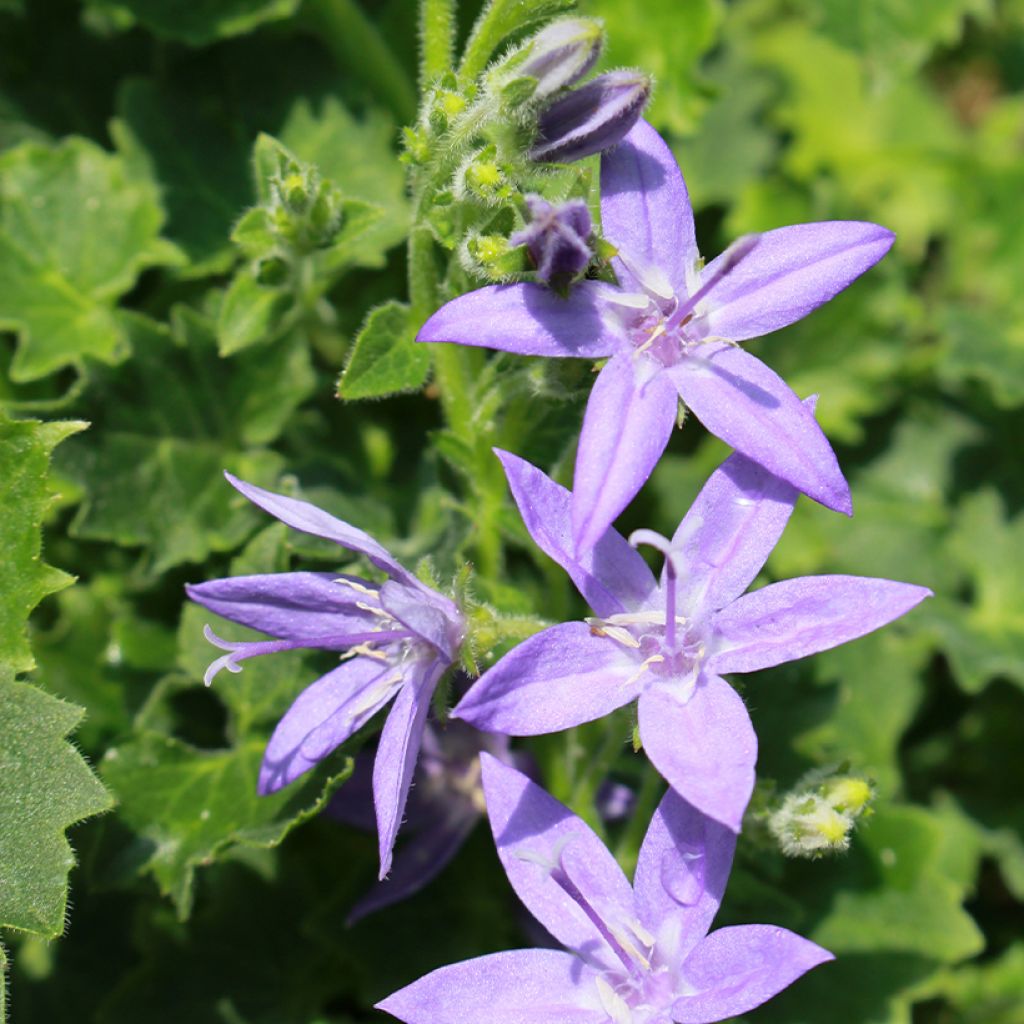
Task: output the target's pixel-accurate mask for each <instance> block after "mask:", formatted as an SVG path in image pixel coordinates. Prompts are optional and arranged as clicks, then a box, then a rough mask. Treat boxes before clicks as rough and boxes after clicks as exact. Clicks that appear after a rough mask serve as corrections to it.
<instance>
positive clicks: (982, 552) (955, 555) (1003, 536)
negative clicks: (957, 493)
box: [933, 490, 1024, 693]
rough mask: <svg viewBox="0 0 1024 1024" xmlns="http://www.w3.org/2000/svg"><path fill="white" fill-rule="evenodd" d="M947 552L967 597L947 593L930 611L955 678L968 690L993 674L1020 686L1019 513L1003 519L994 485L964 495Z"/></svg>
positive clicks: (1022, 592)
mask: <svg viewBox="0 0 1024 1024" xmlns="http://www.w3.org/2000/svg"><path fill="white" fill-rule="evenodd" d="M948 554H949V556H950V557H951V559H952V561H953V563H954V564H955V565H958V566H959V567H960V569H961V570H962V571H963V573H964V575H965V576H966V577H967V578H968V579H969V580H970V581H971V584H972V594H971V597H970V599H969V600H967V601H958V600H954V599H952V598H950V597H947V598H945V599H944V600H942V601H941V602H940V603H939V604H938V606H937V607H936V609H935V611H934V616H933V617H934V621H935V623H936V628H937V630H938V636H939V642H940V643H941V644H942V646H943V647H944V649H945V650H946V653H947V654H948V655H949V658H950V661H951V662H952V665H953V670H954V673H955V675H956V678H957V681H958V682H959V683H960V685H961V686H962V687H963V688H964V689H965V690H966V691H967V692H968V693H977V692H978V691H980V690H981V689H982V688H983V687H984V686H985V685H986V684H987V683H988V682H989V681H990V680H991V679H993V678H995V677H997V676H1006V677H1008V678H1010V679H1012V680H1013V681H1014V682H1015V683H1017V685H1018V686H1021V687H1024V515H1018V516H1016V517H1015V518H1013V519H1007V517H1006V513H1005V511H1004V508H1003V503H1002V501H1001V499H1000V497H999V496H998V495H997V494H996V493H995V492H994V491H991V490H986V491H981V492H979V493H977V494H973V495H971V496H969V497H968V498H966V499H965V500H964V501H963V502H962V503H961V504H960V507H959V509H958V510H957V516H956V525H955V527H954V530H953V533H952V535H951V536H950V539H949V546H948Z"/></svg>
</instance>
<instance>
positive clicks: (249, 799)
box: [101, 733, 351, 920]
mask: <svg viewBox="0 0 1024 1024" xmlns="http://www.w3.org/2000/svg"><path fill="white" fill-rule="evenodd" d="M264 746H265V740H264V739H262V738H260V737H250V738H247V739H245V740H244V741H242V742H241V743H240V744H239V745H238V746H236V747H234V748H232V749H230V750H199V749H197V748H195V747H192V746H190V745H189V744H186V743H182V742H181V741H180V740H177V739H174V738H173V737H169V736H161V735H157V734H155V733H143V734H141V735H139V736H137V737H136V738H134V739H132V740H130V741H128V742H127V743H125V744H123V745H120V746H115V747H111V748H110V749H109V750H108V751H107V752H106V754H105V755H104V758H103V762H102V765H101V772H102V774H103V777H104V779H105V780H106V781H107V782H108V783H109V785H110V787H111V788H112V789H113V790H114V792H115V793H117V796H118V800H119V802H120V812H119V815H120V817H121V818H122V820H124V822H125V823H126V824H128V825H129V826H130V827H131V828H132V829H133V830H134V831H136V832H137V833H138V834H139V835H140V836H142V837H143V838H144V839H146V840H148V841H149V842H150V843H151V844H152V852H151V853H150V855H149V857H148V858H147V860H146V861H145V863H144V864H143V866H142V868H141V871H142V872H145V873H150V874H152V875H153V877H154V878H155V879H156V882H157V885H158V886H159V888H160V891H161V892H162V893H163V894H164V895H166V896H170V898H171V899H172V900H173V902H174V905H175V907H176V909H177V912H178V916H179V917H180V918H181V919H182V920H184V919H185V918H187V917H188V916H189V914H190V912H191V909H192V901H193V897H194V892H193V886H194V876H195V871H196V869H197V868H198V867H201V866H203V865H206V864H210V863H212V862H213V861H214V860H216V859H217V858H218V857H221V856H223V855H224V854H225V853H226V852H227V851H228V850H230V849H231V848H232V847H237V846H248V847H257V848H267V847H274V846H277V845H278V844H279V843H280V842H281V841H282V840H283V839H284V837H285V836H286V835H287V834H288V833H289V832H290V831H291V830H292V829H293V828H295V827H296V826H298V825H300V824H301V823H302V822H303V821H305V820H307V819H308V818H310V817H312V816H314V815H316V814H318V813H319V812H320V811H321V810H322V809H323V807H324V805H325V804H326V803H327V800H328V799H329V798H330V796H331V794H332V793H333V792H334V790H335V789H336V788H337V787H338V786H339V785H340V784H341V782H342V781H344V779H345V778H347V776H348V774H349V772H350V770H351V769H350V768H346V769H344V770H342V771H341V772H339V773H337V774H335V775H332V776H331V777H330V778H328V779H327V780H326V782H322V781H321V780H320V778H308V777H307V778H306V779H305V781H303V782H301V783H298V784H296V785H292V786H288V787H286V788H285V789H284V790H281V791H280V792H278V793H273V794H271V795H270V796H265V797H261V796H258V795H257V793H256V778H257V775H258V771H259V765H260V761H261V760H262V758H263V748H264Z"/></svg>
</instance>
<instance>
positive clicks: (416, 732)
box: [373, 659, 447, 878]
mask: <svg viewBox="0 0 1024 1024" xmlns="http://www.w3.org/2000/svg"><path fill="white" fill-rule="evenodd" d="M446 667H447V663H446V662H444V661H441V660H440V659H438V660H437V661H432V662H426V663H422V662H421V663H419V664H417V665H415V666H414V667H413V668H411V669H409V670H408V676H407V679H406V682H405V685H404V686H403V687H402V689H401V692H400V693H399V694H398V699H397V700H396V701H395V704H394V707H392V709H391V712H390V713H389V714H388V719H387V721H386V722H385V723H384V728H383V729H382V730H381V734H380V740H379V741H378V743H377V757H376V759H375V760H374V762H373V804H374V807H375V808H376V810H377V840H378V843H379V845H380V877H381V878H383V877H384V876H385V875H386V874H387V873H388V872H389V871H390V870H391V852H392V850H393V849H394V846H395V836H397V835H398V827H399V825H401V823H402V812H403V811H404V810H405V801H406V799H407V797H408V796H409V786H410V785H411V784H412V774H413V772H414V771H415V770H416V758H417V756H418V754H419V752H420V743H421V741H422V739H423V729H424V727H425V726H426V723H427V712H428V711H430V698H431V697H432V696H433V693H434V687H435V686H437V681H438V680H439V679H440V678H441V674H442V673H443V672H444V670H445V668H446Z"/></svg>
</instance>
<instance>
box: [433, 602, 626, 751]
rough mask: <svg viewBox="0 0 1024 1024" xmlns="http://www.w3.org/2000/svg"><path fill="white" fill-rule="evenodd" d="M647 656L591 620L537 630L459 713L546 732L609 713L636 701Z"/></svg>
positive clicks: (485, 678) (490, 724) (509, 731)
mask: <svg viewBox="0 0 1024 1024" xmlns="http://www.w3.org/2000/svg"><path fill="white" fill-rule="evenodd" d="M639 664H640V660H639V658H636V657H633V656H631V654H630V653H629V652H628V651H627V650H626V649H625V648H624V647H622V646H620V645H619V644H618V643H617V642H616V641H615V640H612V639H610V638H608V637H604V636H594V635H593V634H592V632H591V629H590V627H589V626H588V625H587V624H586V623H584V622H564V623H562V624H561V625H558V626H552V627H551V628H550V629H545V630H543V631H542V632H540V633H536V634H535V635H534V636H531V637H530V638H529V639H527V640H524V641H523V642H522V643H521V644H520V645H519V646H518V647H514V648H513V649H512V650H511V651H509V652H508V654H506V655H505V657H504V658H502V659H501V660H500V661H499V662H498V663H497V665H495V666H494V667H493V668H491V669H488V671H486V672H485V673H484V674H483V675H482V676H481V677H480V678H479V679H478V680H477V681H476V683H475V684H474V685H473V686H472V687H471V688H470V690H469V692H468V693H467V694H466V696H465V697H463V698H462V700H461V701H459V703H458V704H457V705H456V707H455V710H454V711H453V712H452V716H453V717H454V718H461V719H462V720H463V721H466V722H469V723H470V724H471V725H475V726H476V727H477V728H478V729H483V730H484V731H485V732H500V733H505V734H506V735H507V736H538V735H541V734H542V733H548V732H559V731H560V730H562V729H568V728H570V727H571V726H574V725H580V724H581V723H583V722H591V721H593V720H594V719H595V718H601V717H603V716H604V715H607V714H608V713H609V712H610V711H614V710H615V709H616V708H620V707H622V705H623V704H628V703H629V702H630V701H631V700H635V699H636V696H637V694H638V693H639V689H640V681H639V680H637V681H633V682H630V680H631V679H632V677H633V675H634V673H636V671H637V669H638V668H639Z"/></svg>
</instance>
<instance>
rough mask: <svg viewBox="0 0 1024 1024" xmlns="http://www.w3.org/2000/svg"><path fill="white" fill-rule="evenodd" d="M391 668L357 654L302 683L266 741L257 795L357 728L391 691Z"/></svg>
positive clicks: (275, 786) (299, 771)
mask: <svg viewBox="0 0 1024 1024" xmlns="http://www.w3.org/2000/svg"><path fill="white" fill-rule="evenodd" d="M394 673H395V669H394V666H392V665H385V664H382V663H381V662H379V661H376V660H374V659H373V658H359V657H357V658H352V659H351V660H350V661H346V662H343V663H342V664H341V665H339V666H338V667H337V668H336V669H333V670H332V671H330V672H328V673H327V675H325V676H322V677H321V678H320V679H318V680H317V681H316V682H315V683H313V684H312V685H310V686H307V687H306V689H305V690H303V691H302V693H300V694H299V696H298V697H297V698H296V700H295V702H294V703H293V704H292V706H291V707H290V708H289V709H288V710H287V711H286V712H285V714H284V717H283V718H282V719H281V721H280V722H278V723H277V728H276V729H275V730H274V733H273V735H272V736H271V737H270V742H269V743H267V749H266V752H265V753H264V755H263V763H262V764H261V765H260V778H259V792H260V794H261V795H262V796H266V795H267V794H268V793H274V792H276V791H277V790H279V789H280V788H281V787H282V786H287V785H288V783H290V782H293V781H294V780H295V779H297V778H298V777H299V776H300V775H302V774H303V773H304V772H307V771H309V769H310V768H312V767H313V766H314V765H315V764H317V763H318V762H320V761H322V760H323V759H324V758H325V757H326V756H327V755H328V754H329V753H330V752H331V751H332V750H334V749H335V747H337V746H339V745H340V744H342V743H344V742H345V740H347V739H348V738H349V736H351V735H352V734H353V733H354V732H356V731H357V730H358V729H360V728H362V726H363V725H364V724H365V723H366V722H368V721H369V720H370V719H371V718H372V717H373V716H374V715H375V714H376V713H377V711H379V710H380V708H382V707H383V706H384V705H385V704H386V703H387V702H388V701H389V700H390V699H391V697H392V696H394V688H393V687H392V686H388V685H384V684H385V683H386V682H387V680H388V679H389V677H391V676H393V675H394Z"/></svg>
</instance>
